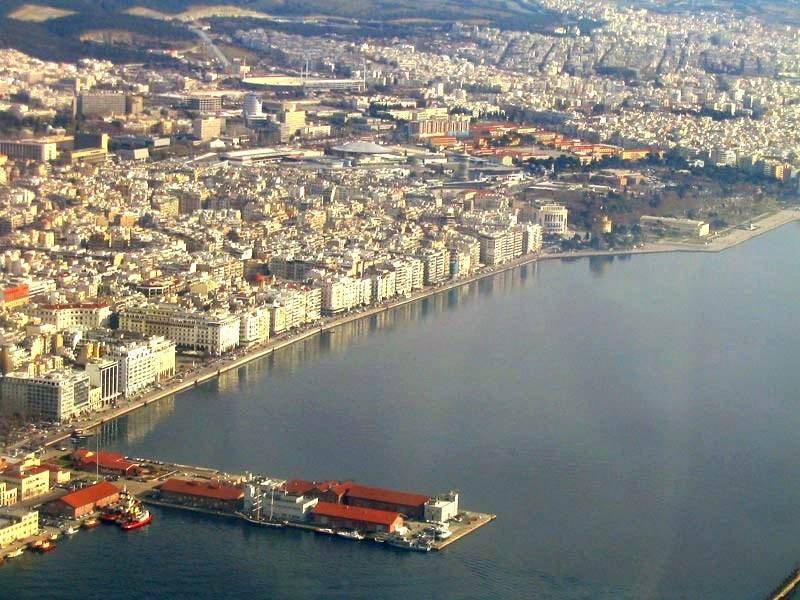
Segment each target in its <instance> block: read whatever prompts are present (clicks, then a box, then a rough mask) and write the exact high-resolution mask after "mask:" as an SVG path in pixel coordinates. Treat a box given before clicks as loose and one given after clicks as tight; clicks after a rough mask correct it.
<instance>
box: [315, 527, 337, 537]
mask: <svg viewBox="0 0 800 600" xmlns="http://www.w3.org/2000/svg"><path fill="white" fill-rule="evenodd" d="M314 531H315V532H316V533H321V534H324V535H336V532H335V531H334V530H333V529H331V528H330V527H317V528H316V529H315V530H314Z"/></svg>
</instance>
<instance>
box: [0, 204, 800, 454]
mask: <svg viewBox="0 0 800 600" xmlns="http://www.w3.org/2000/svg"><path fill="white" fill-rule="evenodd" d="M797 220H800V210H792V209H786V210H782V211H779V212H777V213H770V214H765V215H760V216H759V217H756V218H755V219H753V221H752V224H753V228H748V229H742V228H740V227H738V226H734V227H731V228H729V229H727V230H725V231H723V232H721V233H719V234H717V235H715V236H713V237H712V238H710V239H708V240H707V243H705V242H698V241H681V242H676V241H658V242H651V243H647V244H645V245H644V246H642V247H639V248H633V249H629V250H588V251H587V250H581V251H574V252H552V253H547V252H545V253H541V254H529V255H525V256H522V257H520V258H518V259H516V260H512V261H509V262H506V263H503V264H501V265H497V266H494V267H487V268H484V269H481V270H480V271H479V272H477V273H474V274H472V275H470V276H467V277H463V278H459V279H455V280H452V281H448V282H446V283H443V284H440V285H437V286H431V287H427V288H425V289H423V290H420V291H417V292H415V293H413V294H411V295H410V296H408V297H403V298H399V299H397V300H392V301H388V302H383V303H381V304H378V305H375V306H369V307H365V308H362V309H359V310H356V311H353V312H350V313H347V314H345V315H342V316H339V317H333V318H326V319H323V320H322V321H320V322H319V323H317V324H313V325H310V326H306V327H305V328H303V329H301V330H299V331H296V332H293V333H289V334H282V335H280V336H278V337H275V338H273V339H271V340H269V341H268V342H266V343H264V344H259V345H257V346H253V347H250V348H243V349H239V350H238V351H236V352H234V353H233V354H232V355H229V356H223V357H219V358H216V359H213V360H212V361H211V362H206V363H205V364H203V366H201V367H199V368H198V369H196V370H192V371H189V372H185V371H184V372H180V373H178V374H177V375H176V377H175V378H173V379H172V380H170V381H169V382H166V383H165V384H163V386H162V387H161V388H160V389H156V390H153V391H150V392H147V393H145V394H144V395H142V396H139V397H137V398H134V399H133V400H130V401H125V402H123V403H122V404H121V405H120V406H117V407H115V408H112V409H109V410H106V411H104V412H101V413H97V414H94V415H92V416H91V418H89V419H84V420H81V421H79V422H76V423H73V427H74V428H79V429H92V428H95V427H97V426H99V425H101V424H102V423H105V422H106V421H110V420H113V419H116V418H118V417H121V416H123V415H125V414H128V413H130V412H132V411H135V410H137V409H139V408H141V407H143V406H146V405H148V404H150V403H151V402H155V401H157V400H160V399H161V398H165V397H168V396H171V395H173V394H177V393H179V392H182V391H184V390H187V389H190V388H192V387H194V386H196V385H199V384H201V383H203V382H206V381H209V380H211V379H213V378H214V377H217V376H219V375H221V374H222V373H225V372H227V371H231V370H234V369H238V368H239V367H241V366H243V365H245V364H247V363H248V362H251V361H253V360H256V359H259V358H263V357H265V356H268V355H270V354H272V353H273V352H275V351H276V350H280V349H282V348H285V347H287V346H290V345H292V344H295V343H297V342H301V341H304V340H307V339H309V338H311V337H313V336H315V335H318V334H320V333H323V332H326V331H331V330H334V329H335V328H336V327H339V326H340V325H344V324H346V323H350V322H352V321H357V320H359V319H365V318H368V317H371V316H374V315H377V314H380V313H382V312H386V311H388V310H391V309H393V308H397V307H400V306H403V305H406V304H410V303H412V302H416V301H418V300H422V299H424V298H427V297H429V296H433V295H435V294H439V293H442V292H446V291H448V290H451V289H454V288H458V287H461V286H464V285H468V284H470V283H473V282H475V281H479V280H481V279H484V278H486V277H491V276H493V275H496V274H498V273H502V272H504V271H509V270H511V269H515V268H517V267H520V266H523V265H526V264H530V263H533V262H537V261H540V260H553V259H575V258H585V257H593V256H625V255H633V254H659V253H669V252H722V251H724V250H727V249H729V248H732V247H734V246H737V245H739V244H742V243H744V242H746V241H748V240H750V239H752V238H754V237H757V236H759V235H762V234H764V233H767V232H769V231H772V230H774V229H776V228H778V227H781V226H783V225H786V224H788V223H791V222H794V221H797ZM68 437H69V431H62V432H59V433H57V434H52V435H50V436H49V437H47V438H46V439H45V440H43V441H42V442H41V445H42V446H50V445H53V444H57V443H59V442H61V441H63V440H65V439H67V438H68ZM26 442H29V440H26V439H23V440H21V441H19V442H17V443H16V444H14V445H13V446H10V447H9V448H10V449H13V448H14V447H19V446H22V445H24V444H25V443H26ZM7 451H8V449H7Z"/></svg>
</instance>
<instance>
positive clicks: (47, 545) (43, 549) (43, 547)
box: [34, 540, 56, 554]
mask: <svg viewBox="0 0 800 600" xmlns="http://www.w3.org/2000/svg"><path fill="white" fill-rule="evenodd" d="M55 549H56V545H55V544H54V543H53V542H51V541H50V540H48V541H46V542H42V543H41V544H40V545H39V546H36V547H35V548H34V550H36V552H38V553H39V554H45V553H47V552H52V551H53V550H55Z"/></svg>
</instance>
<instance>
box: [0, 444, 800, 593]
mask: <svg viewBox="0 0 800 600" xmlns="http://www.w3.org/2000/svg"><path fill="white" fill-rule="evenodd" d="M126 458H127V457H126ZM129 460H130V461H135V463H136V464H137V465H139V471H138V472H137V473H136V475H135V476H128V477H123V478H120V479H118V478H117V477H112V480H113V482H114V483H115V485H116V486H117V487H118V488H120V489H121V488H124V489H125V490H127V492H128V493H129V494H130V495H132V496H134V497H136V498H137V499H138V500H140V501H141V502H142V503H143V504H148V505H151V506H155V507H159V508H164V509H167V510H181V511H185V512H189V513H194V514H197V515H203V516H205V517H209V518H222V519H225V520H227V521H229V522H230V521H238V522H241V523H243V524H248V523H250V522H252V518H248V517H247V515H245V514H243V513H242V512H240V511H241V510H242V509H241V507H239V508H235V509H234V508H233V507H219V506H202V505H198V504H196V503H191V502H187V503H184V502H182V501H180V500H178V501H176V500H174V499H170V498H167V497H163V496H162V495H161V491H160V486H161V484H162V483H164V482H165V481H167V480H168V479H170V478H178V479H183V480H187V481H191V482H195V484H196V485H209V484H219V485H224V486H229V487H239V486H242V485H244V483H245V482H248V481H253V478H252V476H251V475H238V474H230V473H223V472H221V471H220V470H218V469H214V468H210V467H203V466H192V465H186V464H177V463H166V462H162V461H158V460H152V459H146V458H138V457H131V458H130V459H129ZM74 479H78V480H81V481H83V482H85V485H91V484H93V483H95V482H97V481H98V477H97V474H96V473H94V472H91V473H89V472H88V471H86V470H84V471H81V470H77V471H75V472H74ZM105 479H106V478H105V477H103V476H100V478H99V480H105ZM269 479H270V480H272V481H278V482H281V481H285V480H282V479H279V478H269ZM66 492H67V490H65V489H63V487H62V488H53V489H52V490H51V491H50V492H49V493H48V494H46V495H45V496H40V497H38V498H35V499H31V500H28V501H26V502H25V503H24V504H25V505H27V508H28V509H32V508H36V509H39V510H40V520H39V531H38V533H37V534H36V535H34V536H31V537H29V538H26V539H22V540H18V541H16V542H14V543H12V544H9V545H8V546H6V547H4V548H0V561H3V559H5V558H6V557H7V555H8V554H11V553H14V552H16V551H18V550H19V549H22V550H26V549H28V550H30V549H33V548H34V545H35V544H36V543H37V542H38V541H43V540H49V539H51V536H52V537H53V538H54V539H55V538H56V537H57V538H59V539H62V537H69V536H65V535H64V531H65V530H66V529H74V530H75V533H76V534H80V532H82V531H83V528H82V521H81V520H72V519H68V518H59V517H56V516H51V515H48V514H47V512H46V511H47V505H48V504H50V503H51V502H55V501H56V500H58V499H59V498H61V497H62V496H63V495H64V494H66ZM40 506H42V507H43V508H41V509H40V508H39V507H40ZM93 514H94V515H95V516H99V513H97V512H94V513H93ZM453 515H454V516H453V517H452V518H450V519H449V520H448V522H447V523H446V527H447V529H448V530H449V535H447V536H446V537H445V538H444V539H442V538H441V537H439V535H438V534H437V535H435V536H434V535H433V534H432V533H431V527H432V524H431V523H429V522H425V521H423V520H422V519H421V515H418V516H417V519H412V518H407V517H406V518H404V519H403V521H401V524H402V525H404V527H403V528H402V531H401V530H400V529H398V532H399V533H400V535H403V536H406V537H410V539H423V538H425V539H427V541H426V542H425V543H426V544H427V546H428V548H427V550H429V551H442V550H444V549H445V548H447V547H449V546H451V545H452V544H454V543H455V542H457V541H459V540H461V539H463V538H464V537H465V536H467V535H469V534H471V533H474V532H475V531H477V530H478V529H480V528H481V527H483V526H484V525H487V524H488V523H491V522H492V521H493V520H495V519H496V518H497V515H494V514H489V513H481V512H475V511H469V510H464V509H460V510H459V511H458V513H457V514H455V513H453ZM86 516H87V517H88V516H89V515H86ZM399 516H403V515H399ZM281 523H282V526H283V527H285V528H286V529H292V530H295V531H298V532H310V533H314V534H315V535H319V534H328V535H330V534H332V533H333V531H332V530H331V529H329V528H328V526H324V525H321V524H320V523H318V522H314V521H312V520H310V519H298V520H291V521H281ZM255 525H256V526H258V525H259V523H255ZM155 526H156V527H157V526H158V525H157V524H156V525H155ZM440 526H443V525H440ZM264 530H266V531H269V528H264ZM337 531H339V530H337ZM388 531H392V530H391V529H389V530H387V532H382V531H381V530H376V531H371V530H369V529H367V530H366V531H364V530H362V532H361V533H362V534H364V535H363V537H362V538H359V539H360V540H363V543H365V544H370V545H373V544H374V545H375V546H380V547H391V546H390V545H389V544H386V543H384V542H385V541H386V537H387V535H388ZM415 549H418V548H415ZM12 560H13V558H12ZM798 578H799V579H800V576H798Z"/></svg>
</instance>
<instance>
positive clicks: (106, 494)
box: [48, 481, 119, 519]
mask: <svg viewBox="0 0 800 600" xmlns="http://www.w3.org/2000/svg"><path fill="white" fill-rule="evenodd" d="M118 501H119V489H117V487H116V486H115V485H112V484H110V483H108V482H107V481H101V482H100V483H96V484H94V485H90V486H89V487H85V488H83V489H82V490H78V491H77V492H72V493H71V494H67V495H66V496H62V497H61V498H59V499H58V500H56V501H55V502H53V503H52V504H51V505H50V507H49V509H48V512H50V513H51V514H58V515H62V516H65V517H69V518H71V519H80V518H81V517H83V516H85V515H88V514H91V513H93V512H94V511H96V510H97V509H99V508H103V507H104V506H108V505H109V504H114V503H115V502H118Z"/></svg>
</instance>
